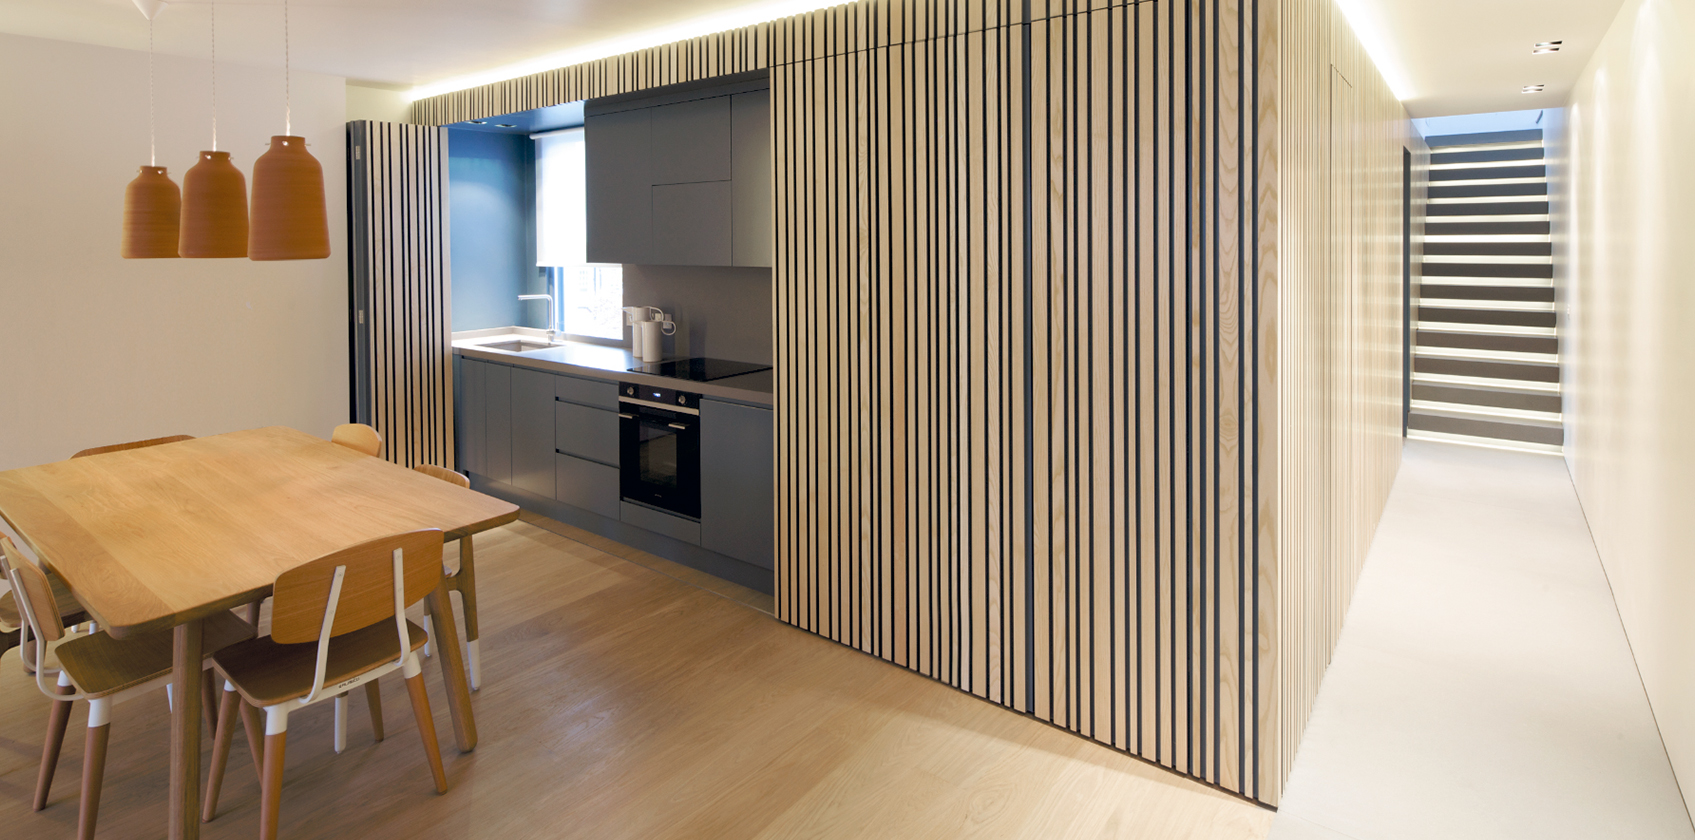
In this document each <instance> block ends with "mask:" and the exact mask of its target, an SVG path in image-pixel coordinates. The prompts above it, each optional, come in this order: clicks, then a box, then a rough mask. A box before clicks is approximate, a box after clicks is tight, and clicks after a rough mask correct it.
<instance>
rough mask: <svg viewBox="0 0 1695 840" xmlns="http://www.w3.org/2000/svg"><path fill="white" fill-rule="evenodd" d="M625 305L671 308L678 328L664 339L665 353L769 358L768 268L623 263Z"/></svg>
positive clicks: (767, 361) (766, 361) (751, 359)
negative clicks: (624, 264)
mask: <svg viewBox="0 0 1695 840" xmlns="http://www.w3.org/2000/svg"><path fill="white" fill-rule="evenodd" d="M624 305H626V306H636V305H642V306H657V307H659V308H660V309H663V310H665V311H666V312H667V313H670V315H671V318H672V320H674V321H676V322H677V334H676V335H673V336H667V337H665V338H664V339H663V341H664V345H663V351H664V353H665V355H666V357H667V358H670V357H676V356H710V357H712V358H716V359H733V360H735V361H738V362H761V363H764V364H770V363H771V356H772V352H771V270H770V269H768V268H722V267H709V266H681V265H626V266H624ZM626 332H627V330H626ZM626 337H627V335H626Z"/></svg>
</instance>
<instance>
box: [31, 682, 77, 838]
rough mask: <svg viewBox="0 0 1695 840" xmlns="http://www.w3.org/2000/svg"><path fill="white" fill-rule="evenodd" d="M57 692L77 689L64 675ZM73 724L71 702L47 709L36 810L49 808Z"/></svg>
mask: <svg viewBox="0 0 1695 840" xmlns="http://www.w3.org/2000/svg"><path fill="white" fill-rule="evenodd" d="M55 690H56V691H58V692H59V693H60V694H74V693H76V688H75V687H74V686H72V685H71V684H70V679H69V678H67V677H66V676H65V675H64V674H63V673H60V674H59V684H58V686H56V687H55ZM70 722H71V701H69V700H54V701H53V705H52V706H50V707H49V708H48V709H47V742H46V743H45V744H43V745H42V747H41V770H40V772H39V774H38V775H37V776H36V777H35V810H37V811H39V810H41V809H42V808H45V807H47V793H48V791H50V790H51V789H52V787H53V773H54V771H56V770H58V769H59V751H60V750H61V749H62V748H63V747H64V746H65V727H66V726H67V725H68V724H69V723H70Z"/></svg>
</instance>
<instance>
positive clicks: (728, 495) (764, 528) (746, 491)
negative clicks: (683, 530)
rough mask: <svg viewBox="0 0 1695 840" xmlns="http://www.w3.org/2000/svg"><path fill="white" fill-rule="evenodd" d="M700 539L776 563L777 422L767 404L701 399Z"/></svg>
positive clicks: (723, 550)
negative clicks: (774, 532)
mask: <svg viewBox="0 0 1695 840" xmlns="http://www.w3.org/2000/svg"><path fill="white" fill-rule="evenodd" d="M700 439H701V447H700V545H701V547H702V548H706V549H709V550H711V551H716V552H718V553H719V554H723V555H727V556H730V557H734V558H736V559H737V560H742V561H745V562H748V563H752V564H754V565H756V566H762V567H764V568H767V569H769V568H772V567H773V566H774V565H775V554H776V552H775V537H774V535H773V529H774V528H775V526H776V518H775V510H776V495H775V489H774V484H775V479H776V469H775V466H774V462H773V458H774V455H773V453H774V451H775V441H776V425H775V421H774V418H773V416H772V413H771V410H770V409H765V408H754V407H751V406H745V405H738V404H735V403H727V402H719V401H717V400H712V399H703V400H701V401H700Z"/></svg>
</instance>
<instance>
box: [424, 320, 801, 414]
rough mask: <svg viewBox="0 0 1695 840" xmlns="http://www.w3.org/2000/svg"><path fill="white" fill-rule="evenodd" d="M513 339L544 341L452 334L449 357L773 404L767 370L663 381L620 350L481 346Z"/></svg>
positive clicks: (569, 344)
mask: <svg viewBox="0 0 1695 840" xmlns="http://www.w3.org/2000/svg"><path fill="white" fill-rule="evenodd" d="M514 338H523V339H526V340H529V341H545V338H543V336H542V334H541V331H540V330H531V329H525V328H517V329H511V330H498V331H497V330H477V331H474V332H470V333H455V334H454V336H453V352H454V353H457V354H458V355H461V356H464V357H465V358H468V359H481V360H483V361H489V362H499V363H501V364H507V365H515V366H517V367H527V368H533V369H535V370H543V371H547V372H549V373H563V374H568V375H571V376H583V377H587V378H590V379H604V380H607V381H609V382H633V383H635V384H638V385H653V386H657V387H660V388H675V389H677V390H679V391H688V392H689V393H692V394H699V395H701V396H703V397H715V398H718V399H724V400H734V401H736V402H742V403H748V404H751V405H758V406H763V407H765V408H771V407H772V406H774V405H775V404H776V398H775V396H774V394H773V392H774V390H775V377H774V376H772V373H773V371H769V370H762V371H759V372H757V373H745V374H742V375H741V376H732V377H729V378H726V379H714V380H712V381H711V382H691V381H688V380H684V379H672V378H670V377H666V376H653V375H651V374H646V373H632V372H631V371H630V370H629V369H630V368H632V367H635V366H637V365H639V364H642V362H641V361H640V360H638V359H637V358H636V357H635V354H634V353H631V352H630V351H629V349H628V348H624V347H608V346H606V345H602V344H591V343H589V342H586V341H561V342H559V343H557V344H555V345H554V346H552V347H549V348H547V349H546V350H531V351H529V352H527V353H513V352H510V351H507V350H495V349H492V348H489V347H485V346H483V345H485V344H490V343H495V342H501V341H510V340H512V339H514Z"/></svg>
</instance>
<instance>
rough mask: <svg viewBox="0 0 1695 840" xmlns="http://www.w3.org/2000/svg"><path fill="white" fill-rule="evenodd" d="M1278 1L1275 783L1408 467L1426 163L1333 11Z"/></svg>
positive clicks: (1317, 4)
mask: <svg viewBox="0 0 1695 840" xmlns="http://www.w3.org/2000/svg"><path fill="white" fill-rule="evenodd" d="M1280 2H1281V4H1282V15H1281V20H1280V22H1279V26H1280V31H1279V32H1278V33H1277V38H1276V42H1277V44H1278V49H1279V50H1281V52H1282V61H1281V62H1280V72H1281V74H1282V75H1281V78H1280V79H1279V82H1278V84H1279V87H1278V91H1277V98H1278V102H1279V110H1280V113H1279V114H1278V119H1279V124H1278V127H1277V131H1278V134H1279V142H1278V144H1277V150H1278V158H1279V159H1278V161H1277V166H1278V173H1277V194H1278V203H1279V206H1278V208H1277V214H1278V225H1279V230H1278V242H1279V252H1278V255H1277V256H1278V261H1279V262H1278V265H1277V266H1276V267H1275V271H1276V272H1277V281H1278V298H1277V300H1278V309H1277V311H1276V314H1275V316H1274V318H1275V322H1276V324H1277V325H1278V329H1279V330H1280V331H1281V333H1282V336H1281V339H1280V341H1279V342H1278V343H1277V346H1276V352H1277V353H1278V361H1277V375H1278V381H1277V387H1276V392H1277V394H1278V399H1279V405H1278V406H1277V413H1278V418H1279V419H1278V435H1279V438H1278V442H1277V446H1278V456H1277V459H1276V462H1277V464H1278V465H1279V469H1280V473H1279V474H1278V475H1277V476H1276V477H1275V481H1276V482H1277V486H1278V492H1277V497H1276V501H1277V509H1276V511H1275V513H1274V514H1273V516H1274V518H1275V522H1276V523H1277V529H1278V531H1277V535H1276V540H1277V545H1276V558H1277V559H1276V566H1275V568H1276V569H1277V583H1276V590H1277V593H1278V600H1277V604H1276V609H1277V615H1278V632H1277V636H1276V644H1277V651H1276V657H1277V662H1278V669H1279V687H1278V694H1279V697H1278V703H1279V704H1280V706H1281V709H1280V711H1279V714H1278V718H1279V720H1280V727H1281V730H1282V731H1281V732H1280V733H1279V735H1278V738H1277V743H1278V744H1279V745H1280V753H1281V754H1280V756H1279V757H1278V767H1276V768H1273V769H1271V770H1270V771H1269V772H1268V773H1267V777H1268V779H1272V780H1279V781H1280V780H1281V779H1284V778H1286V777H1287V774H1288V771H1289V769H1290V767H1291V766H1292V764H1293V762H1294V757H1295V749H1296V747H1297V746H1298V745H1299V744H1300V740H1301V735H1302V733H1303V732H1304V731H1305V729H1306V724H1307V720H1308V717H1309V715H1310V714H1311V711H1312V705H1313V701H1314V700H1315V699H1316V697H1317V695H1318V687H1319V682H1320V680H1321V679H1322V678H1323V676H1324V669H1325V667H1326V666H1328V665H1329V663H1330V656H1331V654H1332V652H1333V651H1334V650H1335V647H1336V640H1337V638H1338V636H1339V635H1340V633H1341V627H1342V620H1343V618H1344V617H1345V615H1346V614H1347V609H1348V602H1349V598H1350V596H1351V595H1352V593H1353V590H1354V583H1355V581H1356V580H1357V579H1358V575H1359V571H1360V567H1361V566H1362V565H1363V563H1364V560H1365V555H1366V551H1367V550H1368V549H1369V547H1370V544H1371V537H1372V534H1373V533H1374V532H1375V531H1376V526H1377V520H1378V517H1379V514H1380V513H1381V512H1382V510H1383V506H1384V504H1385V503H1386V501H1387V499H1388V493H1389V486H1390V484H1391V483H1392V482H1393V480H1394V476H1395V471H1396V468H1397V467H1398V465H1399V464H1400V456H1401V416H1400V412H1401V400H1402V395H1401V383H1402V379H1401V369H1400V365H1401V352H1402V343H1401V342H1402V329H1401V307H1402V301H1401V259H1402V255H1401V230H1400V227H1401V193H1402V186H1401V168H1402V163H1401V157H1402V150H1403V148H1408V149H1412V150H1413V151H1414V152H1415V157H1418V158H1419V159H1420V160H1427V159H1428V153H1427V150H1425V149H1424V148H1423V141H1422V140H1420V139H1419V138H1418V136H1417V134H1416V133H1415V132H1413V131H1412V129H1411V126H1410V124H1409V122H1408V120H1407V118H1406V112H1405V109H1404V108H1403V107H1402V106H1401V104H1400V102H1399V101H1398V100H1397V99H1396V97H1395V95H1394V93H1393V92H1392V91H1391V90H1390V89H1389V86H1388V85H1387V84H1386V83H1385V82H1384V80H1383V78H1382V77H1381V75H1380V74H1379V73H1378V72H1377V70H1376V68H1375V67H1374V66H1373V65H1372V64H1371V61H1370V59H1369V58H1368V57H1367V56H1366V54H1365V51H1364V50H1363V49H1362V48H1361V46H1360V44H1359V42H1358V40H1357V39H1356V38H1355V36H1354V34H1353V32H1352V30H1351V29H1350V28H1349V27H1348V24H1347V21H1346V20H1345V19H1344V18H1343V16H1342V15H1341V14H1340V12H1339V10H1338V9H1337V8H1336V6H1335V4H1334V3H1333V2H1331V0H1280ZM1420 180H1422V178H1421V179H1420ZM1267 478H1268V479H1269V478H1270V477H1269V476H1268V477H1267Z"/></svg>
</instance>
